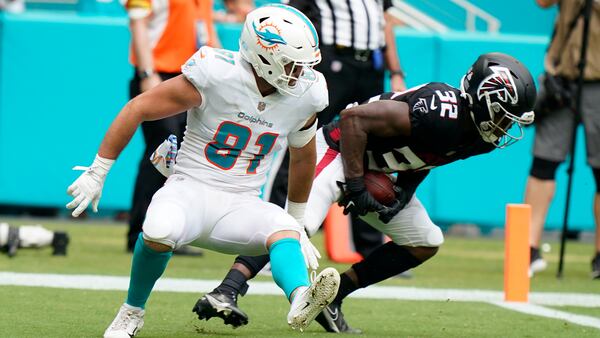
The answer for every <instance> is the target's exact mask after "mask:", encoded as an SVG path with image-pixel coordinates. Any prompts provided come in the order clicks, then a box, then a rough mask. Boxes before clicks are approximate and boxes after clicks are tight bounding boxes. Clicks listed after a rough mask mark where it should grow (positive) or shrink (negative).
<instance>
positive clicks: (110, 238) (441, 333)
mask: <svg viewBox="0 0 600 338" xmlns="http://www.w3.org/2000/svg"><path fill="white" fill-rule="evenodd" d="M10 222H11V223H12V224H19V223H29V224H30V223H31V222H30V221H26V220H10ZM42 223H43V224H44V225H45V226H46V227H48V228H50V229H62V230H66V231H68V232H69V235H70V236H71V244H70V246H69V252H68V256H67V257H53V256H51V249H50V248H44V249H38V250H36V249H23V250H20V251H19V252H18V253H17V256H16V257H15V258H13V259H8V258H6V256H5V255H1V256H0V271H10V272H35V273H60V274H93V275H115V276H128V274H129V265H130V259H131V255H130V254H127V253H125V250H124V245H125V240H124V239H125V232H126V230H127V228H126V226H124V225H123V224H115V223H100V222H68V221H43V222H42ZM322 242H323V241H322V238H321V237H319V236H317V237H316V238H315V243H316V244H317V246H319V247H320V248H322ZM551 244H552V245H553V247H554V250H553V251H552V252H551V253H550V254H547V255H546V258H547V259H548V261H549V263H550V268H549V269H548V270H547V271H545V272H542V273H540V274H539V275H538V276H536V278H534V279H533V280H532V283H531V291H534V292H535V291H554V292H577V293H589V294H598V292H599V291H600V281H592V280H591V279H590V278H589V260H590V257H591V253H592V247H591V245H590V244H581V243H569V244H568V250H567V255H566V269H565V278H564V279H562V280H557V279H556V277H555V273H556V262H557V259H558V258H557V255H558V254H557V252H558V245H557V243H551ZM503 245H504V244H503V241H501V240H499V239H487V238H483V239H462V238H453V237H450V238H447V240H446V243H445V244H444V246H443V247H442V248H441V250H440V252H439V254H438V255H437V256H436V257H434V258H433V259H432V260H431V261H429V262H427V263H425V264H424V265H423V266H421V267H419V268H417V269H416V270H415V271H414V278H412V279H408V280H407V279H396V278H395V279H391V280H389V281H386V282H384V283H382V285H395V286H411V287H420V288H457V289H483V290H497V291H500V290H502V286H503V255H504V247H503ZM322 253H324V250H322ZM233 258H234V257H233V256H227V255H221V254H217V253H213V252H206V253H205V255H204V256H203V257H201V258H198V257H181V256H175V257H174V258H173V259H172V260H171V262H170V264H169V267H168V269H167V271H166V273H165V277H171V278H194V279H221V278H222V277H223V276H224V274H225V273H226V272H227V270H228V269H229V266H230V265H231V263H232V261H233ZM321 266H334V267H336V268H337V269H338V270H339V271H343V270H345V269H346V268H347V265H339V264H332V263H331V262H329V261H327V260H322V261H321ZM257 279H258V280H262V281H270V278H269V277H263V276H259V277H258V278H257ZM200 295H201V293H195V294H194V293H172V292H155V293H153V295H152V296H151V298H150V301H149V303H148V305H147V310H148V311H147V314H146V317H145V321H146V324H145V327H144V329H143V330H142V331H141V333H140V334H139V337H237V336H239V337H259V336H260V337H287V336H294V335H300V333H298V332H294V331H292V330H290V329H289V328H288V327H287V324H286V323H285V315H286V314H287V310H288V304H287V302H286V301H285V299H284V297H283V296H281V297H276V296H256V295H249V296H246V297H243V298H241V300H240V306H241V307H242V308H243V309H244V310H245V311H246V312H247V313H248V314H249V316H250V323H249V325H248V326H245V327H242V328H239V329H236V330H233V329H231V328H230V327H229V326H224V325H223V324H222V321H221V320H220V319H213V320H211V321H208V322H206V321H199V320H197V319H196V318H195V317H194V314H193V313H192V312H191V308H192V307H193V305H194V304H195V302H196V300H197V298H198V297H199V296H200ZM124 297H125V292H124V291H92V290H74V289H55V288H42V287H23V286H0V306H1V309H0V337H67V336H69V337H94V336H95V337H98V336H101V334H102V332H103V331H104V329H105V328H106V326H107V325H108V324H109V323H110V321H111V320H112V318H113V317H114V315H115V314H116V311H117V309H118V307H119V305H120V303H121V302H122V301H123V299H124ZM552 308H554V309H557V310H560V311H568V312H571V313H573V314H581V315H587V316H595V317H600V311H599V309H597V308H589V307H578V306H568V307H559V306H554V307H552ZM344 312H345V315H346V318H347V319H348V321H349V322H350V324H351V325H353V326H356V327H359V328H361V329H363V330H364V332H365V333H364V334H363V335H362V336H364V337H600V330H598V329H594V328H590V327H585V326H579V325H576V324H573V323H570V322H566V321H563V320H558V319H549V318H545V317H539V316H533V315H525V314H522V313H519V312H514V311H510V310H506V309H503V308H500V307H497V306H494V305H492V304H487V303H479V302H457V301H445V302H444V301H405V300H402V301H400V300H371V299H358V298H354V299H353V298H350V299H348V300H347V301H346V302H345V303H344ZM304 335H309V336H324V337H326V336H329V337H330V336H331V334H326V333H324V331H323V330H322V329H321V328H320V327H319V326H318V324H316V323H314V324H312V325H311V326H310V327H309V329H308V331H307V332H305V333H304Z"/></svg>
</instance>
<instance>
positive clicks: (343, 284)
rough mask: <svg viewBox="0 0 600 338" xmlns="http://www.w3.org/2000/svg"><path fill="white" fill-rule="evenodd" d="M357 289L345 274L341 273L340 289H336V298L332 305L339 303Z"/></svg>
mask: <svg viewBox="0 0 600 338" xmlns="http://www.w3.org/2000/svg"><path fill="white" fill-rule="evenodd" d="M357 289H358V286H357V285H356V284H354V282H353V281H352V279H350V277H348V275H347V274H345V273H343V274H341V275H340V288H339V289H338V293H337V296H335V299H334V300H333V303H341V302H342V299H344V298H346V296H348V295H349V294H351V293H352V292H354V291H355V290H357Z"/></svg>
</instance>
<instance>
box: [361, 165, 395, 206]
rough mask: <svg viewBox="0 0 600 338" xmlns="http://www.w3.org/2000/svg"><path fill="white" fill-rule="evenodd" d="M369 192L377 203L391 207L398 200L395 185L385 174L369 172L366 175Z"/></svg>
mask: <svg viewBox="0 0 600 338" xmlns="http://www.w3.org/2000/svg"><path fill="white" fill-rule="evenodd" d="M364 179H365V186H366V188H367V191H368V192H369V193H370V194H371V195H372V196H373V198H375V200H377V202H379V203H381V204H383V205H387V206H391V205H392V204H393V203H394V200H395V199H396V193H395V192H394V183H393V182H392V180H391V179H390V178H389V177H388V176H387V175H386V174H384V173H382V172H378V171H367V172H365V175H364Z"/></svg>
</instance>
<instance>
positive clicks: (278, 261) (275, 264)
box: [269, 238, 310, 299]
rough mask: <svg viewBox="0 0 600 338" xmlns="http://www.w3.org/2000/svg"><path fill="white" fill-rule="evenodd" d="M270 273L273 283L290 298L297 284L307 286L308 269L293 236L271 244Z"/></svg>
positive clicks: (298, 243) (297, 242) (298, 244)
mask: <svg viewBox="0 0 600 338" xmlns="http://www.w3.org/2000/svg"><path fill="white" fill-rule="evenodd" d="M269 256H270V257H271V273H272V274H273V280H275V283H276V284H277V285H278V286H279V287H280V288H281V289H282V290H283V292H285V296H286V297H287V299H290V295H291V294H292V291H294V290H295V289H296V288H297V287H299V286H309V285H310V283H309V282H308V271H307V270H306V265H305V263H304V256H303V255H302V250H301V249H300V242H299V241H298V240H297V239H293V238H284V239H281V240H278V241H277V242H275V243H273V244H271V250H270V252H269Z"/></svg>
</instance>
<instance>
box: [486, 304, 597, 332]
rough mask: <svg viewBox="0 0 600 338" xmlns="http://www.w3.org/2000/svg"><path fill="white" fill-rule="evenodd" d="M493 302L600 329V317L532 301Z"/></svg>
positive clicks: (512, 308)
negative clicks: (549, 306)
mask: <svg viewBox="0 0 600 338" xmlns="http://www.w3.org/2000/svg"><path fill="white" fill-rule="evenodd" d="M492 304H494V305H497V306H499V307H502V308H505V309H509V310H513V311H517V312H522V313H526V314H530V315H536V316H541V317H548V318H554V319H562V320H566V321H568V322H571V323H575V324H579V325H583V326H589V327H593V328H596V329H600V319H598V318H595V317H590V316H584V315H577V314H573V313H570V312H565V311H559V310H556V309H549V308H547V307H543V306H539V305H535V304H530V303H516V302H492Z"/></svg>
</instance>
